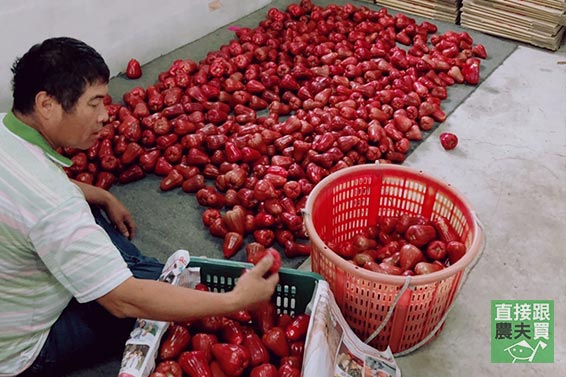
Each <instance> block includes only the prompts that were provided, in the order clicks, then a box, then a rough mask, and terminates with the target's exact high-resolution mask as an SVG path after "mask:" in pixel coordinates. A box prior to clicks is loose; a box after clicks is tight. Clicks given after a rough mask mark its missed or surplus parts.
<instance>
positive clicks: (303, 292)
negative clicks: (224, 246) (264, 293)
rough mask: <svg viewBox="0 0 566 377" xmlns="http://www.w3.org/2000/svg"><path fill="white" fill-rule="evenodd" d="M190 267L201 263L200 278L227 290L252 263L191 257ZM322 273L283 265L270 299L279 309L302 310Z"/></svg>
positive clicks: (230, 288)
mask: <svg viewBox="0 0 566 377" xmlns="http://www.w3.org/2000/svg"><path fill="white" fill-rule="evenodd" d="M189 267H200V281H201V282H202V283H204V284H206V286H207V287H208V288H209V289H210V290H212V291H215V292H227V291H230V290H232V289H233V288H234V286H235V285H236V282H237V280H238V278H239V277H240V276H241V275H242V272H243V271H244V269H249V268H252V267H253V265H252V264H251V263H242V262H235V261H228V260H222V259H209V258H198V257H191V261H190V263H189ZM319 280H323V278H322V276H320V275H319V274H316V273H314V272H308V271H298V270H293V269H290V268H282V269H281V270H280V271H279V284H277V288H276V289H275V293H274V294H273V298H272V300H273V302H274V303H275V305H276V306H277V311H278V312H279V313H287V314H289V315H295V314H302V313H304V312H305V309H306V307H307V305H308V304H309V302H310V301H311V299H312V297H313V294H314V292H315V290H316V287H317V282H318V281H319Z"/></svg>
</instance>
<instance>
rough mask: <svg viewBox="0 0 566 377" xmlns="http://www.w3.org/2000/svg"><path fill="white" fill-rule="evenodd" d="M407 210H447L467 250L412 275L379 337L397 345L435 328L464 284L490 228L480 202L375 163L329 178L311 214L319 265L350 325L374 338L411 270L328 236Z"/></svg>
mask: <svg viewBox="0 0 566 377" xmlns="http://www.w3.org/2000/svg"><path fill="white" fill-rule="evenodd" d="M405 213H407V214H414V215H422V216H425V217H426V218H429V219H434V218H435V217H438V216H443V217H446V218H447V219H448V220H449V222H450V224H451V225H452V227H453V228H454V229H455V231H456V232H457V233H458V235H459V236H460V239H461V241H462V242H464V244H465V245H466V247H467V252H466V255H465V256H464V257H463V258H462V259H460V260H459V261H458V262H457V263H455V264H454V265H452V266H449V267H448V268H446V269H444V270H442V271H439V272H436V273H433V274H428V275H422V276H415V277H412V280H411V285H410V289H408V290H406V291H405V293H404V294H403V296H402V297H401V298H400V300H399V302H398V303H397V306H396V307H395V310H394V312H393V316H392V317H391V319H390V320H389V322H388V323H387V325H386V326H385V328H384V329H383V330H382V331H381V332H380V334H379V335H378V336H377V337H376V338H375V339H374V340H373V341H372V343H371V345H372V346H375V347H377V348H379V349H384V348H386V347H387V345H389V346H391V349H392V351H393V352H395V353H396V352H401V351H404V350H406V349H408V348H410V347H412V346H414V345H415V344H417V343H419V342H420V341H421V340H422V339H424V338H425V337H426V336H427V335H428V334H429V333H430V332H431V331H432V330H433V329H434V327H435V326H436V325H437V324H438V323H439V321H440V320H441V318H442V316H443V315H444V313H445V312H446V310H447V309H448V307H449V306H450V304H451V302H452V300H453V298H454V295H455V293H456V291H457V290H458V289H459V286H460V279H461V277H462V273H463V271H464V270H465V268H466V267H468V266H469V265H470V263H471V262H472V260H474V259H475V257H476V255H477V254H478V252H479V250H480V245H481V242H480V239H481V238H482V234H481V229H480V228H479V226H477V222H476V221H475V217H474V214H473V211H472V209H471V208H470V206H469V205H468V203H467V202H466V201H465V199H463V198H462V196H461V195H460V194H458V193H457V192H456V191H455V190H454V189H452V188H451V187H450V186H449V185H447V184H445V183H443V182H441V181H439V180H437V179H435V178H432V177H430V176H428V175H426V174H424V173H422V172H419V171H416V170H414V169H410V168H406V167H403V166H397V165H369V164H368V165H359V166H354V167H350V168H347V169H343V170H340V171H338V172H336V173H334V174H332V175H330V176H328V177H327V178H325V179H324V180H323V181H321V182H320V183H319V184H318V185H317V186H316V187H315V189H314V190H313V191H312V192H311V194H310V195H309V199H308V201H307V204H306V208H305V216H304V219H305V225H306V228H307V231H308V233H309V237H310V240H311V244H312V247H313V252H312V270H313V271H314V272H317V273H319V274H321V275H322V276H323V277H324V278H325V280H326V281H327V282H328V283H329V285H330V288H331V290H332V291H333V293H334V296H335V297H336V301H337V302H338V305H339V306H340V309H341V310H342V312H343V314H344V316H345V318H346V320H347V321H348V323H349V325H350V327H351V328H352V329H353V330H354V332H356V334H357V335H358V336H360V338H361V339H366V338H367V337H368V336H369V335H371V334H372V333H373V332H374V330H375V329H376V328H377V327H378V326H379V325H380V324H381V323H382V321H383V320H384V318H385V316H386V315H387V312H388V310H389V308H390V306H391V303H392V302H393V300H394V299H395V297H396V296H397V293H398V292H399V291H400V289H401V288H402V286H403V284H404V283H405V278H404V277H401V276H391V275H385V274H379V273H375V272H371V271H368V270H365V269H363V268H359V267H356V266H354V265H353V264H351V263H349V262H347V261H346V260H344V259H342V258H341V257H340V256H338V255H337V254H335V253H334V251H332V250H331V249H329V248H328V246H327V245H326V243H325V242H324V241H326V242H335V243H338V242H341V241H345V240H348V239H350V238H351V237H352V236H353V235H355V234H356V233H358V232H360V231H362V230H364V229H366V228H367V227H368V226H371V225H376V224H377V219H378V217H379V216H399V215H401V214H405ZM323 240H324V241H323Z"/></svg>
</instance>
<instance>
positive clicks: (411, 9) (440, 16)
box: [376, 0, 458, 23]
mask: <svg viewBox="0 0 566 377" xmlns="http://www.w3.org/2000/svg"><path fill="white" fill-rule="evenodd" d="M418 3H422V4H423V5H418ZM376 4H378V5H382V6H386V7H390V8H394V9H398V10H401V11H404V12H407V13H412V14H415V15H417V16H421V17H427V18H432V19H437V20H442V21H446V22H450V23H455V22H456V20H457V18H458V9H457V8H454V9H450V10H447V9H445V8H440V7H439V6H437V7H436V8H435V7H433V6H432V5H434V4H432V3H429V2H427V1H417V0H409V1H397V0H376ZM425 5H429V6H425Z"/></svg>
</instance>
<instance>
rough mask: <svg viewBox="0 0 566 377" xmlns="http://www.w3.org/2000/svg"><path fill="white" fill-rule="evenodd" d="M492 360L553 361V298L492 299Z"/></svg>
mask: <svg viewBox="0 0 566 377" xmlns="http://www.w3.org/2000/svg"><path fill="white" fill-rule="evenodd" d="M491 362H492V363H553V362H554V301H552V300H492V301H491Z"/></svg>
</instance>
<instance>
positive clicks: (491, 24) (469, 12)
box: [461, 0, 566, 50]
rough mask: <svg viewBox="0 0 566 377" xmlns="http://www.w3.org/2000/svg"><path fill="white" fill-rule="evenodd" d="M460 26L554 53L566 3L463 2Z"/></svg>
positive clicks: (557, 0) (539, 0) (528, 0)
mask: <svg viewBox="0 0 566 377" xmlns="http://www.w3.org/2000/svg"><path fill="white" fill-rule="evenodd" d="M463 5H464V6H463V8H462V15H461V25H462V26H465V27H469V28H471V29H475V30H479V31H482V32H485V33H488V34H493V35H498V36H501V37H505V38H510V39H514V40H518V41H521V42H526V43H530V44H533V45H535V46H539V47H544V48H548V49H551V50H557V49H558V47H560V41H561V40H562V36H563V35H564V31H565V28H566V0H464V4H463Z"/></svg>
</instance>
